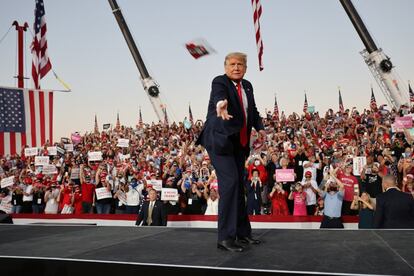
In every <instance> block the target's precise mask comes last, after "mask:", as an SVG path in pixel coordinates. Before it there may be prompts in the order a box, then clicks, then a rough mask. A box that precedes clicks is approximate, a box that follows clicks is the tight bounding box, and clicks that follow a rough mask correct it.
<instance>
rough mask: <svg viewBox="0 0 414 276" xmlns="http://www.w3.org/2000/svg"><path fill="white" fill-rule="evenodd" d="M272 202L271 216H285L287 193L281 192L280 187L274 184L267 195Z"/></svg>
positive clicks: (286, 213) (287, 213) (287, 212)
mask: <svg viewBox="0 0 414 276" xmlns="http://www.w3.org/2000/svg"><path fill="white" fill-rule="evenodd" d="M269 198H270V200H271V201H272V215H273V216H287V215H289V209H288V206H287V201H286V200H287V192H285V190H283V188H282V185H280V184H278V183H276V184H275V186H273V189H272V191H271V192H270V194H269Z"/></svg>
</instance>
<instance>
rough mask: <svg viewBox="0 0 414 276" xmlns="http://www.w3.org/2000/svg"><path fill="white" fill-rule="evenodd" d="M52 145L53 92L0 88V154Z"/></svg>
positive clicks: (10, 153)
mask: <svg viewBox="0 0 414 276" xmlns="http://www.w3.org/2000/svg"><path fill="white" fill-rule="evenodd" d="M47 141H49V144H52V143H53V92H52V91H45V90H29V89H20V88H6V87H0V155H1V156H4V155H14V154H16V153H18V154H20V152H21V149H22V148H23V147H24V146H25V145H27V146H29V147H41V146H43V145H44V144H45V143H46V142H47Z"/></svg>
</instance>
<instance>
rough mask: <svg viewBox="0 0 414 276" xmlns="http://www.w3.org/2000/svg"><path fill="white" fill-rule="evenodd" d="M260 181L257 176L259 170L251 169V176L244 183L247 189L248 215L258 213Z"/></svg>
mask: <svg viewBox="0 0 414 276" xmlns="http://www.w3.org/2000/svg"><path fill="white" fill-rule="evenodd" d="M262 188H263V185H262V182H261V180H260V177H259V171H258V170H257V169H255V170H253V172H252V178H251V180H250V181H249V182H247V183H246V191H247V214H249V215H260V214H261V206H262V197H261V192H262Z"/></svg>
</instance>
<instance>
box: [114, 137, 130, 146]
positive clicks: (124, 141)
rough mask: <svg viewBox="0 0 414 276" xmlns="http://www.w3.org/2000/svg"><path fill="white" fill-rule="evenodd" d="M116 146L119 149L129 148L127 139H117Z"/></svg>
mask: <svg viewBox="0 0 414 276" xmlns="http://www.w3.org/2000/svg"><path fill="white" fill-rule="evenodd" d="M116 146H117V147H120V148H127V147H129V139H123V138H119V139H118V144H117V145H116Z"/></svg>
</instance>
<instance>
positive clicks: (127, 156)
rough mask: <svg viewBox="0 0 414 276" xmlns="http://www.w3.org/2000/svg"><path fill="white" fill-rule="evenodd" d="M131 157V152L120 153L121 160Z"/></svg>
mask: <svg viewBox="0 0 414 276" xmlns="http://www.w3.org/2000/svg"><path fill="white" fill-rule="evenodd" d="M130 158H131V154H129V153H128V154H125V155H124V154H120V155H119V160H121V161H125V160H127V159H130Z"/></svg>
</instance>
